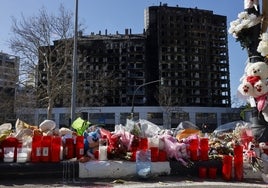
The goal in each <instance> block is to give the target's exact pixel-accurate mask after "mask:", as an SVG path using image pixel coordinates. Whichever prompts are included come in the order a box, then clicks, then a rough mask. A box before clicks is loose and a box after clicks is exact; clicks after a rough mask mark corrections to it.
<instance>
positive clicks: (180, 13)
mask: <svg viewBox="0 0 268 188" xmlns="http://www.w3.org/2000/svg"><path fill="white" fill-rule="evenodd" d="M227 44H228V41H227V25H226V16H222V15H216V14H214V13H213V11H209V10H200V9H197V8H182V7H178V6H176V7H169V6H168V5H167V4H160V5H159V6H150V7H148V8H146V9H145V11H144V31H143V32H142V33H139V34H133V33H132V31H131V29H126V30H125V32H124V33H118V32H116V33H115V34H110V33H108V32H107V30H106V31H105V32H104V33H101V32H99V33H91V34H89V35H84V34H83V33H81V32H79V35H78V47H77V48H78V72H77V83H78V84H77V85H78V86H77V107H78V108H83V107H90V108H92V107H113V106H114V107H115V106H117V107H131V106H137V107H146V106H151V107H154V106H171V107H172V108H169V110H170V113H172V114H171V115H170V117H171V118H176V119H179V120H181V121H182V120H183V119H185V120H187V119H193V118H192V117H191V118H189V113H188V112H183V113H182V112H178V113H176V110H173V109H174V108H175V109H177V108H178V107H193V108H195V107H207V108H209V109H210V110H208V112H209V111H211V113H212V114H213V112H214V110H213V108H214V107H218V108H224V109H225V108H226V109H228V108H230V107H231V96H230V76H229V57H228V46H227ZM71 64H72V63H71V61H70V63H69V65H68V66H66V71H65V73H66V74H67V75H68V76H67V77H66V78H68V79H69V81H68V82H70V78H71V76H72V75H71ZM63 76H64V75H63ZM65 76H66V75H65ZM158 80H159V82H158ZM160 80H163V82H160ZM151 82H152V84H147V83H151ZM141 86H142V87H141ZM70 91H71V90H70ZM69 96H70V95H69ZM69 96H68V97H66V96H61V99H60V100H57V102H56V103H55V104H56V105H57V107H62V108H64V107H69V106H70V100H71V97H69ZM44 107H45V106H44ZM166 109H167V108H166ZM186 109H188V108H186ZM227 111H228V110H227ZM227 111H226V112H227ZM130 112H131V110H129V111H128V112H126V113H130ZM208 112H206V113H204V114H203V115H201V114H198V116H199V119H201V120H202V121H203V120H204V119H214V120H213V121H212V122H209V123H210V124H212V125H213V126H216V125H217V124H219V119H220V118H217V117H215V116H214V115H211V114H210V113H208ZM135 113H136V111H135ZM138 113H139V112H137V116H138V115H139V114H138ZM228 113H229V111H228ZM162 114H163V113H162ZM178 114H179V115H178ZM230 114H232V113H231V112H230ZM156 116H157V118H158V119H161V118H162V119H163V115H159V114H158V115H156ZM211 116H213V118H211ZM66 117H67V116H66ZM124 117H126V114H125V116H124ZM184 117H185V118H184ZM236 117H237V116H236ZM226 118H227V119H228V117H225V119H226ZM59 119H61V118H59ZM63 119H64V118H63ZM65 119H66V118H65ZM201 120H199V121H196V122H197V123H198V124H201V123H202V122H201ZM171 121H172V120H171ZM177 123H178V122H177V121H175V122H174V123H173V124H174V125H175V124H177Z"/></svg>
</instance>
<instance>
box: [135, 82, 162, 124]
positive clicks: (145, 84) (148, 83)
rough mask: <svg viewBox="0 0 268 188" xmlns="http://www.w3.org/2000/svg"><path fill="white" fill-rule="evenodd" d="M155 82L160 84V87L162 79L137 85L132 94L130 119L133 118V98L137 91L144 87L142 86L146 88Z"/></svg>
mask: <svg viewBox="0 0 268 188" xmlns="http://www.w3.org/2000/svg"><path fill="white" fill-rule="evenodd" d="M157 82H161V85H163V82H164V80H163V78H161V79H159V80H154V81H151V82H146V83H144V84H142V85H139V86H138V87H137V88H136V90H135V91H134V94H133V96H132V105H131V119H133V117H134V99H135V96H136V93H137V91H138V90H139V89H140V88H141V87H144V86H147V85H150V84H153V83H157Z"/></svg>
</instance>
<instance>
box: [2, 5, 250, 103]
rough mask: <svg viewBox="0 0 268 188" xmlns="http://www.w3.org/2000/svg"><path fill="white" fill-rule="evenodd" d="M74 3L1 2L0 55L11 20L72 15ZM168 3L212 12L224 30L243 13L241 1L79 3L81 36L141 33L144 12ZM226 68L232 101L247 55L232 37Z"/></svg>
mask: <svg viewBox="0 0 268 188" xmlns="http://www.w3.org/2000/svg"><path fill="white" fill-rule="evenodd" d="M75 1H76V0H1V6H0V25H1V29H0V51H2V52H4V53H9V54H13V55H15V54H14V53H13V51H12V49H9V48H8V44H7V40H8V39H9V38H11V37H12V33H11V30H10V28H11V17H15V18H16V19H18V20H19V19H20V17H21V14H23V15H24V16H25V17H26V18H27V17H31V16H34V15H37V14H38V11H39V10H40V9H41V8H42V7H44V8H45V9H46V10H47V12H49V13H56V12H57V11H58V9H59V6H60V4H63V5H64V7H65V8H66V9H67V10H70V11H72V12H75ZM160 3H162V4H163V3H167V4H168V6H173V7H174V6H177V5H178V6H179V7H185V8H196V7H197V8H198V9H204V10H211V11H213V13H214V14H218V15H223V16H226V17H227V29H228V28H229V26H230V22H231V21H234V20H236V19H237V16H238V14H239V13H240V12H242V11H243V10H244V1H243V0H163V1H159V0H78V21H79V23H82V24H83V25H84V26H85V27H86V29H85V32H84V34H85V35H87V34H90V33H91V32H94V33H99V31H101V33H103V34H104V32H105V30H106V29H107V32H108V33H111V34H115V33H116V32H117V31H118V32H119V33H124V32H125V29H131V30H132V34H138V33H142V32H143V28H144V26H143V25H144V18H143V14H144V9H145V8H147V7H149V6H158V5H159V4H160ZM228 48H229V64H230V84H231V97H232V98H234V97H235V96H236V94H237V88H238V85H239V84H240V81H239V79H240V78H241V77H242V75H243V73H244V67H245V62H246V61H247V53H246V51H245V50H243V49H242V48H241V46H240V43H239V42H236V41H235V39H234V38H233V36H232V35H230V34H228Z"/></svg>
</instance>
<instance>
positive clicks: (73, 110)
mask: <svg viewBox="0 0 268 188" xmlns="http://www.w3.org/2000/svg"><path fill="white" fill-rule="evenodd" d="M77 20H78V0H75V20H74V49H73V72H72V76H73V77H72V99H71V122H70V123H71V124H72V123H73V121H74V118H75V108H76V74H77V73H76V72H77V27H78V24H77Z"/></svg>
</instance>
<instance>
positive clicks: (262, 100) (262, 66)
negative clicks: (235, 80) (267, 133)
mask: <svg viewBox="0 0 268 188" xmlns="http://www.w3.org/2000/svg"><path fill="white" fill-rule="evenodd" d="M267 78H268V65H267V64H266V63H265V62H262V61H259V62H256V63H248V64H247V66H246V68H245V75H244V76H243V77H242V78H241V81H242V83H241V84H240V85H239V87H238V91H239V92H240V93H241V94H242V95H243V96H247V97H249V96H251V97H254V99H255V102H256V106H257V109H258V111H259V112H260V113H262V115H263V116H264V119H265V121H267V122H268V105H267V102H268V99H267V95H268V84H267V80H266V79H267Z"/></svg>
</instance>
